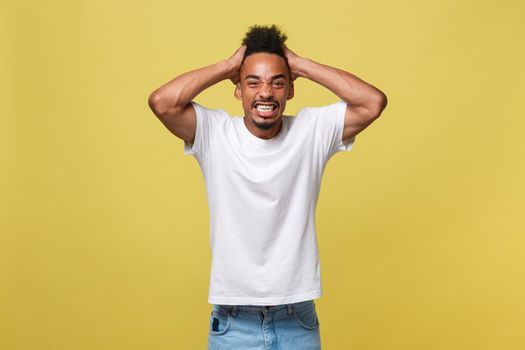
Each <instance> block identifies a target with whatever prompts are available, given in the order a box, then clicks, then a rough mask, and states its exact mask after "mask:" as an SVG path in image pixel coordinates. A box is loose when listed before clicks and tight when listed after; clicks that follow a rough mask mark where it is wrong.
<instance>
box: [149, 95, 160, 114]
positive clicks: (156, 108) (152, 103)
mask: <svg viewBox="0 0 525 350" xmlns="http://www.w3.org/2000/svg"><path fill="white" fill-rule="evenodd" d="M148 106H149V108H150V109H151V110H152V111H153V113H155V115H157V116H160V115H162V114H163V113H164V112H163V107H162V98H161V97H160V96H159V94H158V93H157V91H153V92H152V93H151V94H150V95H149V97H148Z"/></svg>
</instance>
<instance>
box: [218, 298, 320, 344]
mask: <svg viewBox="0 0 525 350" xmlns="http://www.w3.org/2000/svg"><path fill="white" fill-rule="evenodd" d="M226 349H228V350H231V349H242V350H281V349H286V350H295V349H298V350H319V349H321V338H320V334H319V320H318V318H317V312H316V310H315V303H314V301H313V300H307V301H302V302H299V303H293V304H282V305H272V306H256V305H216V304H214V305H213V310H212V312H211V317H210V325H209V334H208V350H226Z"/></svg>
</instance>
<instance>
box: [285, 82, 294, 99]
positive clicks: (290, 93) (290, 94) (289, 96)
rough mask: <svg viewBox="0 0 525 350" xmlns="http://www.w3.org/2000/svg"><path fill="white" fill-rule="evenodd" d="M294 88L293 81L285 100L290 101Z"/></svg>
mask: <svg viewBox="0 0 525 350" xmlns="http://www.w3.org/2000/svg"><path fill="white" fill-rule="evenodd" d="M294 93H295V92H294V86H293V81H291V82H290V90H288V97H286V99H287V100H291V99H292V98H293V96H294Z"/></svg>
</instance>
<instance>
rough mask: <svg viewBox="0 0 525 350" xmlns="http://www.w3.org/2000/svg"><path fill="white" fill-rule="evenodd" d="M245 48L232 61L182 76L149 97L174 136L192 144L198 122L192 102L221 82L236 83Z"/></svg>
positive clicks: (157, 113)
mask: <svg viewBox="0 0 525 350" xmlns="http://www.w3.org/2000/svg"><path fill="white" fill-rule="evenodd" d="M245 49H246V48H245V47H244V46H241V47H240V48H239V49H237V51H236V52H235V53H234V54H233V56H231V57H230V58H229V59H227V60H223V61H220V62H218V63H215V64H212V65H210V66H207V67H204V68H200V69H196V70H193V71H190V72H187V73H184V74H182V75H179V76H178V77H176V78H174V79H172V80H170V81H169V82H167V83H166V84H164V85H162V86H161V87H159V88H157V89H156V90H155V91H153V92H152V93H151V94H150V95H149V98H148V104H149V106H150V108H151V110H152V111H153V113H155V115H156V116H157V117H158V118H159V119H160V121H161V122H162V123H163V124H164V125H165V126H166V128H168V130H170V131H171V132H172V133H173V134H174V135H176V136H177V137H179V138H181V139H182V140H184V141H185V142H187V143H190V144H191V143H193V141H194V139H195V130H196V126H197V122H196V116H195V110H194V108H193V106H192V105H191V101H192V100H193V99H194V98H195V96H197V95H198V94H199V93H201V92H202V91H204V90H205V89H207V88H209V87H210V86H212V85H214V84H217V83H218V82H220V81H222V80H225V79H231V80H232V81H233V82H236V79H238V74H239V67H240V64H241V62H242V57H243V55H244V51H245Z"/></svg>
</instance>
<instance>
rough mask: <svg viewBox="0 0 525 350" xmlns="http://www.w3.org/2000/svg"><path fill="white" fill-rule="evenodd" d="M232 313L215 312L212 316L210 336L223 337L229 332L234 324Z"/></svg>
mask: <svg viewBox="0 0 525 350" xmlns="http://www.w3.org/2000/svg"><path fill="white" fill-rule="evenodd" d="M231 318H232V316H231V314H230V313H225V312H222V311H219V310H213V311H212V312H211V316H210V335H223V334H226V332H228V330H229V329H230V325H231V322H232V319H231Z"/></svg>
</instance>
